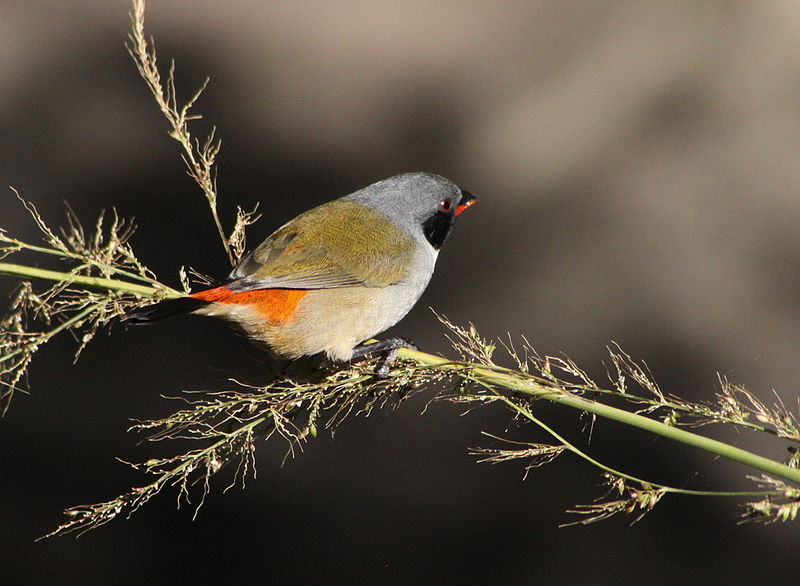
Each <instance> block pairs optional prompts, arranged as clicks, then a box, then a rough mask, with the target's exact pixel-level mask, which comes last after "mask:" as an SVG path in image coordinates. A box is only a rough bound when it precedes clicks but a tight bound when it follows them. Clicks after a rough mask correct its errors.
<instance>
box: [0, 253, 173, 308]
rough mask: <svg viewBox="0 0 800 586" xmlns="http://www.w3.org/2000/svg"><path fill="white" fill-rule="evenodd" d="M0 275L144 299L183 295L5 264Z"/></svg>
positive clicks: (112, 281) (107, 280) (1, 266)
mask: <svg viewBox="0 0 800 586" xmlns="http://www.w3.org/2000/svg"><path fill="white" fill-rule="evenodd" d="M0 274H5V275H14V276H17V277H29V278H32V279H44V280H47V281H57V282H62V283H64V282H66V283H74V284H76V285H84V286H86V287H95V288H98V289H105V290H109V291H120V292H122V293H132V294H133V295H142V296H144V297H155V296H156V295H159V294H160V295H163V296H164V297H165V298H167V299H170V298H174V297H181V296H182V295H183V294H182V293H180V292H179V291H176V290H175V289H173V288H171V287H167V286H166V285H160V286H159V287H148V286H146V285H139V284H137V283H129V282H127V281H120V280H117V279H108V278H105V277H91V276H87V275H76V274H72V273H64V272H61V271H51V270H47V269H40V268H37V267H29V266H25V265H18V264H13V263H7V262H0Z"/></svg>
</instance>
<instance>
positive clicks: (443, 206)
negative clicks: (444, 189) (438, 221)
mask: <svg viewBox="0 0 800 586" xmlns="http://www.w3.org/2000/svg"><path fill="white" fill-rule="evenodd" d="M451 207H453V202H452V201H450V200H449V199H443V200H442V201H441V202H439V210H440V211H442V212H449V211H450V208H451Z"/></svg>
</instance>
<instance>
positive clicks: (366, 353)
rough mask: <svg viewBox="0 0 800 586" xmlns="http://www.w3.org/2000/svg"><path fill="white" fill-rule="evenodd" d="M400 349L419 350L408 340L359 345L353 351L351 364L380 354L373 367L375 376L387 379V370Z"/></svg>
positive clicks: (388, 340) (390, 339)
mask: <svg viewBox="0 0 800 586" xmlns="http://www.w3.org/2000/svg"><path fill="white" fill-rule="evenodd" d="M400 348H410V349H412V350H419V348H418V347H417V345H416V344H415V343H414V342H412V341H411V340H409V339H408V338H387V339H386V340H380V341H378V342H371V343H369V344H359V345H358V346H356V347H355V348H354V349H353V357H352V358H351V359H350V361H351V362H357V361H359V360H364V359H365V358H369V357H371V356H374V355H375V354H381V358H380V360H379V361H378V364H377V366H376V367H375V376H377V377H378V378H387V377H388V376H389V368H391V366H392V363H393V362H394V360H395V358H396V357H397V351H398V350H400Z"/></svg>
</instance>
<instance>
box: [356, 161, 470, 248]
mask: <svg viewBox="0 0 800 586" xmlns="http://www.w3.org/2000/svg"><path fill="white" fill-rule="evenodd" d="M342 199H344V200H351V201H357V202H359V203H362V204H364V205H365V206H367V207H369V208H371V209H373V210H375V211H376V212H378V213H380V214H382V215H384V216H386V217H387V218H389V219H391V220H392V221H393V222H395V224H397V225H398V226H400V227H401V228H403V229H404V230H406V231H407V232H408V233H409V234H411V235H412V236H414V237H415V238H416V239H418V240H421V239H423V238H424V240H426V241H427V242H428V243H429V244H430V245H431V246H432V247H433V248H434V249H435V250H439V249H440V248H441V247H442V245H443V244H444V241H445V240H446V239H447V235H448V234H449V233H450V229H451V228H452V227H453V222H454V221H455V218H456V216H457V215H458V214H460V213H461V212H462V211H464V210H465V209H466V208H468V207H469V206H471V205H472V204H473V203H475V202H476V201H477V200H476V199H475V197H474V196H473V195H472V194H471V193H469V192H468V191H464V190H462V189H459V187H458V186H457V185H456V184H455V183H453V182H452V181H450V180H449V179H445V178H444V177H442V176H441V175H436V174H434V173H421V172H417V173H403V174H401V175H395V176H394V177H389V178H388V179H384V180H383V181H378V182H377V183H373V184H372V185H369V186H367V187H365V188H364V189H360V190H358V191H356V192H355V193H351V194H350V195H347V196H345V197H343V198H342Z"/></svg>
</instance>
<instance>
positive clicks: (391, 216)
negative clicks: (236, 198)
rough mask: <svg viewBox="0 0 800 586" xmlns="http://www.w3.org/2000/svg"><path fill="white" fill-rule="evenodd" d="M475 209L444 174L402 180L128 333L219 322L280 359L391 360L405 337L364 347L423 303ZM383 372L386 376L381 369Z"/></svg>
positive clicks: (270, 245)
mask: <svg viewBox="0 0 800 586" xmlns="http://www.w3.org/2000/svg"><path fill="white" fill-rule="evenodd" d="M476 202H477V199H476V198H475V196H473V195H472V194H471V193H470V192H468V191H465V190H463V189H460V188H459V187H457V186H456V184H455V183H453V182H452V181H450V180H448V179H445V178H444V177H442V176H440V175H436V174H433V173H424V172H413V173H403V174H400V175H395V176H393V177H389V178H388V179H384V180H382V181H378V182H377V183H373V184H372V185H369V186H367V187H365V188H363V189H360V190H358V191H356V192H354V193H351V194H349V195H346V196H344V197H340V198H338V199H335V200H332V201H329V202H327V203H323V204H321V205H319V206H317V207H314V208H312V209H310V210H308V211H306V212H303V213H301V214H300V215H298V216H297V217H295V218H294V219H292V220H290V221H289V222H287V223H286V224H284V225H283V226H281V227H280V228H278V229H277V230H275V231H274V232H273V233H272V234H271V235H270V236H268V237H267V239H266V240H264V242H262V243H261V244H260V245H259V246H258V247H256V248H255V249H254V250H253V251H251V252H249V253H248V254H247V255H246V256H245V257H244V258H243V259H242V260H241V261H240V262H239V264H238V265H236V266H235V267H234V269H233V270H232V271H231V273H230V274H229V275H228V277H227V278H226V279H225V280H224V281H223V282H222V284H219V285H217V286H214V287H211V288H209V289H205V290H202V291H198V292H195V293H191V294H189V295H187V296H185V297H180V298H176V299H168V300H164V301H161V302H159V303H155V304H152V305H149V306H145V307H142V308H139V309H135V310H133V311H131V312H129V313H128V314H127V315H126V316H125V321H126V322H127V323H129V324H144V323H150V322H153V321H156V320H160V319H162V318H165V317H168V316H171V315H176V314H182V313H183V314H187V313H188V314H194V315H201V316H210V317H216V318H221V319H223V320H225V321H227V322H229V323H230V324H231V325H232V326H234V327H235V328H236V329H238V330H240V331H242V332H243V333H244V334H245V335H246V337H247V338H249V339H250V340H252V341H253V342H255V343H256V344H257V345H259V346H262V347H266V349H267V350H269V351H270V352H271V353H272V354H273V355H275V356H277V357H279V358H286V359H290V360H295V359H298V358H301V357H304V356H313V355H317V354H322V353H324V355H325V356H327V358H328V360H330V361H331V362H334V363H340V362H347V361H354V360H356V359H360V358H362V357H367V356H370V355H374V354H384V355H385V356H391V358H389V360H391V359H393V358H394V353H395V352H396V351H397V349H398V348H400V347H403V346H409V345H410V346H412V347H413V344H412V343H410V342H409V341H408V340H406V339H403V338H390V339H388V340H383V341H378V342H370V343H364V342H365V340H371V339H373V338H374V337H375V336H377V335H378V334H380V333H382V332H384V331H385V330H387V329H388V328H390V327H392V326H393V325H395V324H396V323H397V322H399V321H400V320H401V319H402V318H403V317H405V315H406V314H407V313H408V312H409V311H410V310H411V308H412V307H413V306H414V305H415V304H416V302H417V301H418V300H419V298H420V296H421V295H422V293H423V291H425V289H426V287H427V286H428V283H429V282H430V279H431V276H432V275H433V271H434V267H435V264H436V259H437V256H438V254H439V251H440V249H441V248H442V245H443V244H444V242H445V240H446V239H447V236H448V235H449V234H450V231H451V228H452V226H453V223H454V221H455V219H456V217H457V216H459V215H460V214H461V213H462V212H463V211H464V210H466V209H467V208H469V207H470V206H472V205H473V204H475V203H476ZM382 368H383V370H384V372H387V371H388V367H382Z"/></svg>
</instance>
